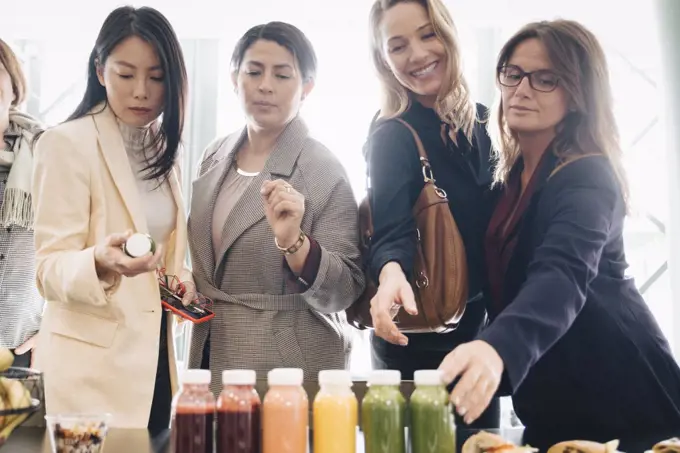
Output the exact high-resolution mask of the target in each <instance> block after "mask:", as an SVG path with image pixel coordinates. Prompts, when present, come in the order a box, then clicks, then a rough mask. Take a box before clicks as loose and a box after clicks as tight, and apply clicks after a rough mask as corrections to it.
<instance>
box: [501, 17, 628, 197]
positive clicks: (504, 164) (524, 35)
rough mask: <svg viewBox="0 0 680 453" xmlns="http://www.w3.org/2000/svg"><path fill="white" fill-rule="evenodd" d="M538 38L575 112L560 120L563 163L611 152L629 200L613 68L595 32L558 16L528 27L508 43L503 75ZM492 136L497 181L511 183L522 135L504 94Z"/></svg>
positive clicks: (558, 149) (556, 148)
mask: <svg viewBox="0 0 680 453" xmlns="http://www.w3.org/2000/svg"><path fill="white" fill-rule="evenodd" d="M528 39H538V40H539V41H540V42H541V43H542V44H543V45H544V46H545V48H546V50H547V52H548V56H549V57H550V61H551V62H552V64H553V70H554V71H555V73H557V75H558V77H559V85H560V86H561V87H562V89H563V90H564V91H565V93H566V95H567V99H568V101H569V103H570V106H571V110H570V111H569V112H568V113H567V115H566V116H565V117H564V118H563V119H562V121H561V122H560V123H558V125H557V127H556V129H557V130H556V133H557V135H556V137H555V140H554V141H553V143H552V145H551V150H552V152H553V153H555V155H557V157H558V158H559V160H560V161H561V162H565V161H568V160H569V159H571V158H574V157H577V156H579V155H583V154H602V155H603V156H606V157H607V158H608V159H609V161H610V163H611V165H612V167H613V169H614V172H615V174H616V177H617V180H618V183H619V186H620V188H621V193H622V195H623V197H624V199H625V200H626V202H627V201H628V183H627V179H626V174H625V170H624V168H623V162H622V159H623V153H622V150H621V146H620V144H619V131H618V128H617V126H616V121H615V119H614V110H613V100H612V93H611V85H610V83H609V69H608V67H607V59H606V57H605V54H604V51H603V50H602V46H601V45H600V43H599V42H598V40H597V38H596V37H595V35H594V34H593V33H592V32H590V31H589V30H588V29H586V28H585V27H584V26H583V25H581V24H579V23H578V22H574V21H570V20H554V21H541V22H533V23H530V24H527V25H525V26H524V27H523V28H522V29H521V30H519V31H518V32H517V33H516V34H515V35H514V36H513V37H512V38H510V40H509V41H508V42H507V43H506V44H505V46H503V48H502V49H501V51H500V53H499V55H498V62H497V65H496V69H497V72H498V73H500V71H501V69H502V68H503V66H505V65H506V64H507V63H508V60H510V58H511V57H512V54H513V53H514V51H515V49H516V48H517V46H518V45H519V44H521V43H522V42H524V41H526V40H528ZM491 117H492V118H493V117H495V118H496V119H497V121H495V122H494V121H489V135H490V136H491V139H492V141H493V144H494V154H495V158H496V168H495V171H494V180H495V182H496V183H501V184H502V183H505V182H506V181H507V179H508V176H509V175H510V172H511V170H512V168H513V166H514V165H515V163H516V162H517V159H518V158H519V157H520V155H521V152H520V147H519V142H518V139H517V134H516V133H514V132H513V131H512V130H511V129H510V128H509V127H508V124H507V122H506V121H505V116H504V115H503V106H502V99H501V97H500V95H499V96H498V97H497V99H496V102H495V103H494V106H493V108H492V112H491Z"/></svg>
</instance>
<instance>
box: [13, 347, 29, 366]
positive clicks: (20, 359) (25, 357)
mask: <svg viewBox="0 0 680 453" xmlns="http://www.w3.org/2000/svg"><path fill="white" fill-rule="evenodd" d="M10 351H11V352H12V354H13V355H14V363H13V364H12V366H13V367H16V368H30V367H31V358H32V357H33V351H28V352H26V353H24V354H21V355H16V354H15V353H14V349H10Z"/></svg>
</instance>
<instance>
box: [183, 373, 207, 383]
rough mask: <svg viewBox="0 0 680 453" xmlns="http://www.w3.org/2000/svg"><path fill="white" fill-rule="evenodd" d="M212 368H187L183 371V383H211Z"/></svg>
mask: <svg viewBox="0 0 680 453" xmlns="http://www.w3.org/2000/svg"><path fill="white" fill-rule="evenodd" d="M210 378H211V376H210V370H186V371H185V372H184V373H182V383H183V384H210Z"/></svg>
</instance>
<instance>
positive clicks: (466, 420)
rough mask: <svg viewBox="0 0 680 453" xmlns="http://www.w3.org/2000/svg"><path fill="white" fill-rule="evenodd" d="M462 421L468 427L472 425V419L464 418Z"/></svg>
mask: <svg viewBox="0 0 680 453" xmlns="http://www.w3.org/2000/svg"><path fill="white" fill-rule="evenodd" d="M463 421H464V422H465V424H466V425H469V424H470V423H472V417H465V418H464V419H463Z"/></svg>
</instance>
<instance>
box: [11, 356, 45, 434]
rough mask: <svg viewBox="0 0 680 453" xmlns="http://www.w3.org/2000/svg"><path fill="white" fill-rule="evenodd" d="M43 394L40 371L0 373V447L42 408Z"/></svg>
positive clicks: (16, 368)
mask: <svg viewBox="0 0 680 453" xmlns="http://www.w3.org/2000/svg"><path fill="white" fill-rule="evenodd" d="M44 392H45V387H44V385H43V375H42V373H41V372H40V371H36V370H32V369H29V368H18V367H12V368H9V369H7V370H5V371H2V372H0V447H2V445H3V444H4V443H5V442H6V441H7V438H8V437H9V436H10V434H11V433H12V431H14V430H15V429H16V428H17V427H19V426H21V425H22V424H23V423H24V422H25V421H26V420H28V419H29V418H30V416H31V415H32V414H33V413H35V412H37V411H38V410H39V409H40V408H41V407H42V405H43V402H44Z"/></svg>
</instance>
